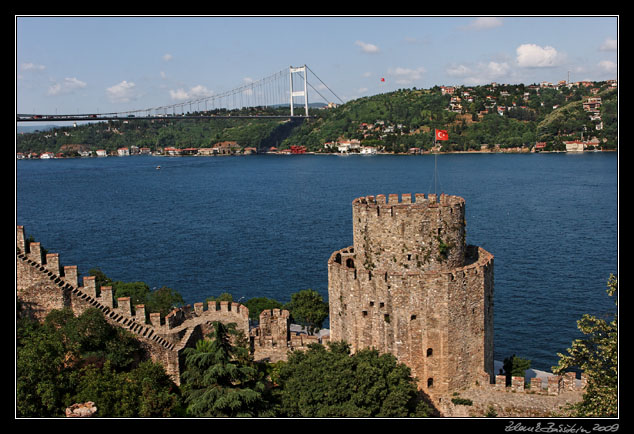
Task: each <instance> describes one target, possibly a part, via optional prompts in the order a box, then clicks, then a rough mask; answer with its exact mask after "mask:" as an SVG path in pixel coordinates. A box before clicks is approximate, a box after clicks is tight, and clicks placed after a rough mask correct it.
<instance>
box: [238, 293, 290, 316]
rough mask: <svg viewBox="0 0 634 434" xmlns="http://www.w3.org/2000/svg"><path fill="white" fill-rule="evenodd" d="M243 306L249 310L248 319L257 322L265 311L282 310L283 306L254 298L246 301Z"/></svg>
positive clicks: (268, 300)
mask: <svg viewBox="0 0 634 434" xmlns="http://www.w3.org/2000/svg"><path fill="white" fill-rule="evenodd" d="M244 305H245V306H246V307H247V309H249V319H251V320H254V321H257V320H259V319H260V314H261V313H262V311H263V310H267V309H282V308H283V305H282V303H280V302H279V301H277V300H273V299H271V298H266V297H254V298H250V299H249V300H247V301H246V302H245V303H244Z"/></svg>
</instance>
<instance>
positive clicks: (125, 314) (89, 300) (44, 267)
mask: <svg viewBox="0 0 634 434" xmlns="http://www.w3.org/2000/svg"><path fill="white" fill-rule="evenodd" d="M16 248H17V251H16V296H17V301H18V303H19V315H21V316H30V317H32V318H34V319H37V320H43V319H44V318H45V317H46V315H47V314H48V313H49V312H50V311H51V310H53V309H62V308H70V309H71V310H72V311H73V313H75V315H79V314H81V313H82V312H84V311H85V310H86V309H87V308H89V307H94V308H97V309H99V310H101V312H102V313H103V315H104V317H105V318H106V320H107V321H108V322H110V323H111V324H113V325H116V326H118V327H123V328H125V329H126V330H128V331H130V332H131V333H133V334H134V335H136V337H137V338H138V339H139V341H140V342H141V343H142V345H143V346H144V347H145V349H146V350H147V352H148V354H149V355H150V357H151V359H152V360H153V361H155V362H158V363H161V364H163V366H164V367H165V369H166V372H167V373H168V374H169V375H170V376H171V377H172V379H173V380H174V381H175V383H176V384H180V371H181V366H182V350H183V349H185V348H186V347H193V346H195V344H196V341H197V340H199V339H202V338H203V337H205V336H206V335H207V334H208V333H209V332H210V330H211V324H212V322H214V321H221V322H224V323H235V324H236V325H237V328H238V329H239V330H242V331H243V332H244V335H245V336H246V337H250V335H251V334H255V335H259V336H261V337H263V338H262V339H259V340H252V350H253V352H254V353H256V354H258V349H259V348H260V347H262V348H266V356H263V357H262V359H264V358H266V359H275V360H284V359H285V358H286V356H287V352H288V351H290V350H294V349H301V348H305V346H306V345H308V343H310V342H312V341H314V339H311V337H308V336H306V337H303V338H302V337H297V336H293V337H291V336H290V334H289V332H288V323H287V322H284V321H283V320H282V321H280V320H279V318H278V319H276V320H275V321H273V317H275V318H277V317H286V318H288V311H281V312H277V313H276V315H273V316H271V315H268V316H267V314H266V313H264V319H262V317H261V324H262V325H264V331H262V332H260V331H258V329H256V330H255V331H251V330H250V329H249V311H248V309H247V308H246V307H245V306H243V305H241V304H239V303H231V302H226V301H223V302H219V303H217V304H213V303H212V304H210V305H209V306H207V309H205V308H204V305H203V303H196V304H194V307H193V308H192V307H191V306H184V307H182V308H176V309H173V310H172V311H171V312H170V313H169V314H168V315H167V316H165V317H164V318H162V317H161V316H160V314H158V313H151V314H146V311H145V306H143V305H137V306H134V309H132V306H131V303H130V298H129V297H121V298H118V299H117V300H115V299H114V296H113V292H112V288H111V287H107V286H105V287H101V288H97V286H96V282H95V278H94V277H93V276H84V277H83V278H82V279H80V278H79V273H78V270H77V267H76V266H61V264H60V261H59V256H58V254H57V253H49V254H46V255H44V254H43V253H42V248H41V246H40V243H38V242H30V243H29V242H27V241H26V238H25V232H24V227H22V226H18V227H17V228H16ZM284 327H286V330H285V329H284ZM271 333H273V335H274V336H275V342H276V345H275V346H272V345H268V346H267V342H268V341H269V339H267V338H266V336H269V335H271ZM260 353H261V352H260ZM256 360H258V358H257V357H256Z"/></svg>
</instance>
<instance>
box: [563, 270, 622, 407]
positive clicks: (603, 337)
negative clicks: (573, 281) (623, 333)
mask: <svg viewBox="0 0 634 434" xmlns="http://www.w3.org/2000/svg"><path fill="white" fill-rule="evenodd" d="M617 291H618V279H617V277H616V276H614V275H610V277H609V279H608V288H607V293H608V295H609V296H610V297H611V296H614V295H616V293H617ZM615 305H616V306H617V309H615V312H614V318H613V319H612V320H611V321H607V320H605V319H601V318H597V317H595V316H592V315H588V314H586V315H583V317H582V318H581V319H580V320H579V321H577V326H578V328H579V330H580V331H581V332H582V333H583V334H584V335H585V337H584V338H580V339H576V340H574V341H573V342H572V346H571V347H570V348H568V350H567V354H565V355H564V354H562V353H558V354H557V355H558V356H559V363H558V365H557V366H554V367H553V368H552V369H553V372H554V373H555V374H562V373H564V372H567V371H570V370H572V369H575V368H576V369H581V370H582V371H583V372H584V373H585V375H586V378H587V386H586V390H585V393H584V395H583V399H582V401H581V402H579V403H578V404H575V405H573V406H572V407H571V410H572V411H573V412H574V414H575V416H576V417H615V416H617V415H618V407H617V398H618V390H617V387H618V344H619V342H618V313H617V310H618V295H617V297H616V299H615Z"/></svg>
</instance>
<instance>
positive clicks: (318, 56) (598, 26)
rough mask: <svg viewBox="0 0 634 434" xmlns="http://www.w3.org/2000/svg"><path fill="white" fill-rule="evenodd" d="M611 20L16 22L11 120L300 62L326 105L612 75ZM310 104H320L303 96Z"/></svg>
mask: <svg viewBox="0 0 634 434" xmlns="http://www.w3.org/2000/svg"><path fill="white" fill-rule="evenodd" d="M618 24H619V17H618V16H552V17H551V16H494V17H484V16H482V17H479V16H417V17H409V16H401V17H389V16H381V17H373V16H370V17H367V16H275V17H268V16H251V17H239V16H233V17H227V16H205V17H199V16H189V17H181V16H168V17H165V16H28V15H26V16H15V103H16V104H15V105H16V113H38V114H78V113H108V112H122V111H128V110H144V109H149V108H152V107H157V106H163V105H170V104H174V103H179V102H184V101H189V100H191V99H195V98H196V97H201V96H209V95H213V94H218V93H220V92H224V91H228V90H230V89H235V88H237V87H240V86H242V85H244V84H245V83H248V82H249V81H252V80H258V79H261V78H264V77H267V76H269V75H271V74H273V73H276V72H278V71H281V70H284V69H288V68H289V66H301V65H307V66H308V67H309V69H310V71H312V72H313V73H314V75H315V76H316V77H318V79H319V80H321V81H322V82H323V83H325V84H326V85H327V86H328V88H330V89H331V90H332V92H334V95H333V94H331V93H329V92H326V91H324V92H322V91H321V90H320V93H322V95H324V96H326V97H327V98H328V99H329V101H330V102H336V103H340V102H341V101H343V102H347V101H350V100H353V99H357V98H360V97H364V96H370V95H375V94H379V93H385V92H390V91H393V90H396V89H401V88H413V87H416V88H419V89H420V88H431V87H433V86H436V85H439V86H441V85H445V86H454V85H466V86H470V85H484V84H488V83H491V82H497V83H502V84H519V83H523V84H533V83H540V82H542V81H547V82H552V83H556V82H559V81H561V80H568V79H569V80H570V81H571V82H575V81H582V80H592V81H602V80H608V79H618V45H617V44H618V36H619V27H618ZM310 71H309V75H308V80H309V82H310V83H315V84H321V83H320V82H319V80H317V79H316V78H311V72H310ZM316 87H317V86H316ZM335 96H336V97H335ZM309 101H314V102H323V99H322V98H321V97H318V96H317V95H315V94H313V93H312V91H311V92H310V93H309Z"/></svg>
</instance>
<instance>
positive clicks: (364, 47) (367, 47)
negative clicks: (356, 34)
mask: <svg viewBox="0 0 634 434" xmlns="http://www.w3.org/2000/svg"><path fill="white" fill-rule="evenodd" d="M354 45H357V46H359V47H361V51H363V52H364V53H368V54H376V53H378V52H379V47H377V46H376V45H374V44H369V43H367V42H363V41H356V42H355V43H354Z"/></svg>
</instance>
